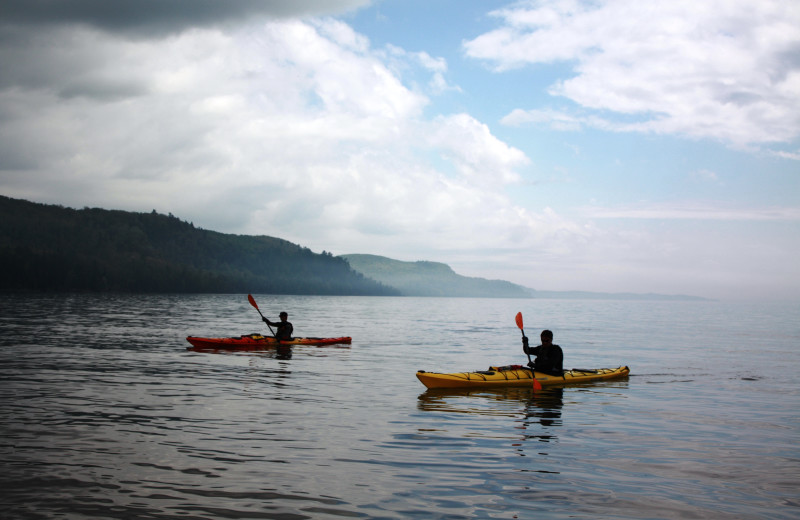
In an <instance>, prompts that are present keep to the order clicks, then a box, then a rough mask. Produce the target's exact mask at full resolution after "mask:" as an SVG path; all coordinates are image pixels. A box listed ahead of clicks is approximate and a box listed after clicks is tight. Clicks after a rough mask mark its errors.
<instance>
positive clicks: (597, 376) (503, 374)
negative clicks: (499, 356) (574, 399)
mask: <svg viewBox="0 0 800 520" xmlns="http://www.w3.org/2000/svg"><path fill="white" fill-rule="evenodd" d="M629 373H630V369H629V368H628V367H627V366H623V367H617V368H594V369H585V368H573V369H572V370H566V371H564V374H563V375H561V376H554V375H550V374H545V373H543V372H535V373H534V372H532V371H531V369H530V368H528V367H526V366H523V365H509V366H504V367H489V370H482V371H478V372H455V373H452V374H439V373H436V372H426V371H424V370H420V371H418V372H417V379H419V380H420V381H421V382H422V384H423V385H425V386H426V387H428V388H479V387H482V388H487V387H506V386H532V385H533V380H532V374H535V377H536V380H537V381H539V383H541V385H542V386H557V385H569V384H575V383H591V382H592V381H603V380H606V379H618V378H623V377H627V376H628V374H629Z"/></svg>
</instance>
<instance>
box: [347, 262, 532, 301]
mask: <svg viewBox="0 0 800 520" xmlns="http://www.w3.org/2000/svg"><path fill="white" fill-rule="evenodd" d="M342 258H345V259H346V260H347V261H348V262H350V265H351V266H352V267H353V269H355V270H356V271H359V272H360V273H362V274H363V275H364V276H367V277H369V278H372V279H375V280H378V281H379V282H381V283H384V284H386V285H389V286H391V287H395V288H397V289H399V290H400V292H401V293H402V295H403V296H451V297H472V298H531V297H532V292H533V291H532V290H531V289H528V288H526V287H523V286H521V285H516V284H513V283H511V282H506V281H503V280H487V279H485V278H471V277H468V276H462V275H460V274H457V273H456V272H455V271H453V269H452V268H450V266H449V265H447V264H442V263H438V262H428V261H419V262H403V261H400V260H393V259H391V258H386V257H383V256H376V255H355V254H353V255H342Z"/></svg>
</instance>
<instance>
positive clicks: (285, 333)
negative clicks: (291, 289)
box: [261, 311, 294, 341]
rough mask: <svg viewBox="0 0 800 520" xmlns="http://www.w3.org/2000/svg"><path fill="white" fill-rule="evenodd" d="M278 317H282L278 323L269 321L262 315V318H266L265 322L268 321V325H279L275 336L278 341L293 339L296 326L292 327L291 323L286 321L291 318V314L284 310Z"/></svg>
mask: <svg viewBox="0 0 800 520" xmlns="http://www.w3.org/2000/svg"><path fill="white" fill-rule="evenodd" d="M278 317H279V318H280V319H281V321H279V322H277V323H275V322H273V321H269V320H268V319H267V318H266V317H264V316H262V317H261V319H262V320H264V323H266V324H267V326H268V327H277V330H276V331H275V338H276V339H277V340H278V341H291V339H292V332H294V327H292V324H291V323H289V322H288V321H286V320H287V319H288V318H289V314H287V313H286V312H285V311H284V312H281V313H280V314H279V315H278Z"/></svg>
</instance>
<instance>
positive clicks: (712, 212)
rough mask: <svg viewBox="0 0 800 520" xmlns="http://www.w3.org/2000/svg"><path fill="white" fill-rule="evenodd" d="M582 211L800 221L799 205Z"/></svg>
mask: <svg viewBox="0 0 800 520" xmlns="http://www.w3.org/2000/svg"><path fill="white" fill-rule="evenodd" d="M582 214H583V215H584V216H585V217H588V218H598V219H646V220H706V221H708V220H725V221H753V222H766V221H784V222H795V221H800V208H795V207H771V208H746V207H745V208H742V207H736V208H730V207H725V206H721V205H719V204H714V203H681V204H647V205H635V206H626V207H618V208H604V207H598V206H594V207H587V208H584V209H583V210H582Z"/></svg>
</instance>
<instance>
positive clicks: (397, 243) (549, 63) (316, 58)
mask: <svg viewBox="0 0 800 520" xmlns="http://www.w3.org/2000/svg"><path fill="white" fill-rule="evenodd" d="M0 195H5V196H8V197H13V198H20V199H26V200H30V201H34V202H41V203H48V204H60V205H62V206H66V207H73V208H83V207H99V208H106V209H122V210H127V211H137V212H150V211H152V210H156V211H157V212H159V213H163V214H168V213H171V214H173V215H175V216H176V217H179V218H180V219H182V220H186V221H189V222H192V223H193V224H194V225H195V226H197V227H201V228H204V229H209V230H214V231H220V232H224V233H236V234H246V235H269V236H274V237H279V238H283V239H285V240H288V241H290V242H293V243H296V244H299V245H301V246H303V247H308V248H310V249H311V250H312V251H315V252H323V251H326V252H330V253H333V254H334V255H340V254H349V253H363V254H374V255H381V256H386V257H390V258H394V259H397V260H404V261H416V260H429V261H435V262H443V263H446V264H448V265H450V266H451V267H452V268H453V269H454V270H455V271H456V272H457V273H459V274H462V275H465V276H476V277H482V278H489V279H501V280H508V281H510V282H513V283H517V284H520V285H524V286H526V287H530V288H533V289H537V290H550V291H567V290H582V291H594V292H611V293H619V292H633V293H659V294H685V295H693V296H701V297H706V298H713V299H719V300H725V301H727V300H731V301H734V300H748V301H749V300H753V301H768V300H779V301H800V261H798V258H800V2H797V1H796V0H759V1H758V2H754V1H752V0H708V1H705V2H697V1H696V0H672V1H670V2H641V1H638V0H592V1H581V0H557V1H552V0H542V1H531V2H528V1H524V2H513V1H495V0H433V1H431V0H424V1H423V0H373V1H370V0H328V1H324V0H283V1H282V0H271V1H267V0H240V1H237V2H219V1H216V0H172V1H170V2H163V1H160V0H137V1H136V2H133V1H129V2H113V3H111V2H107V1H106V0H4V1H3V2H2V3H0Z"/></svg>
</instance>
